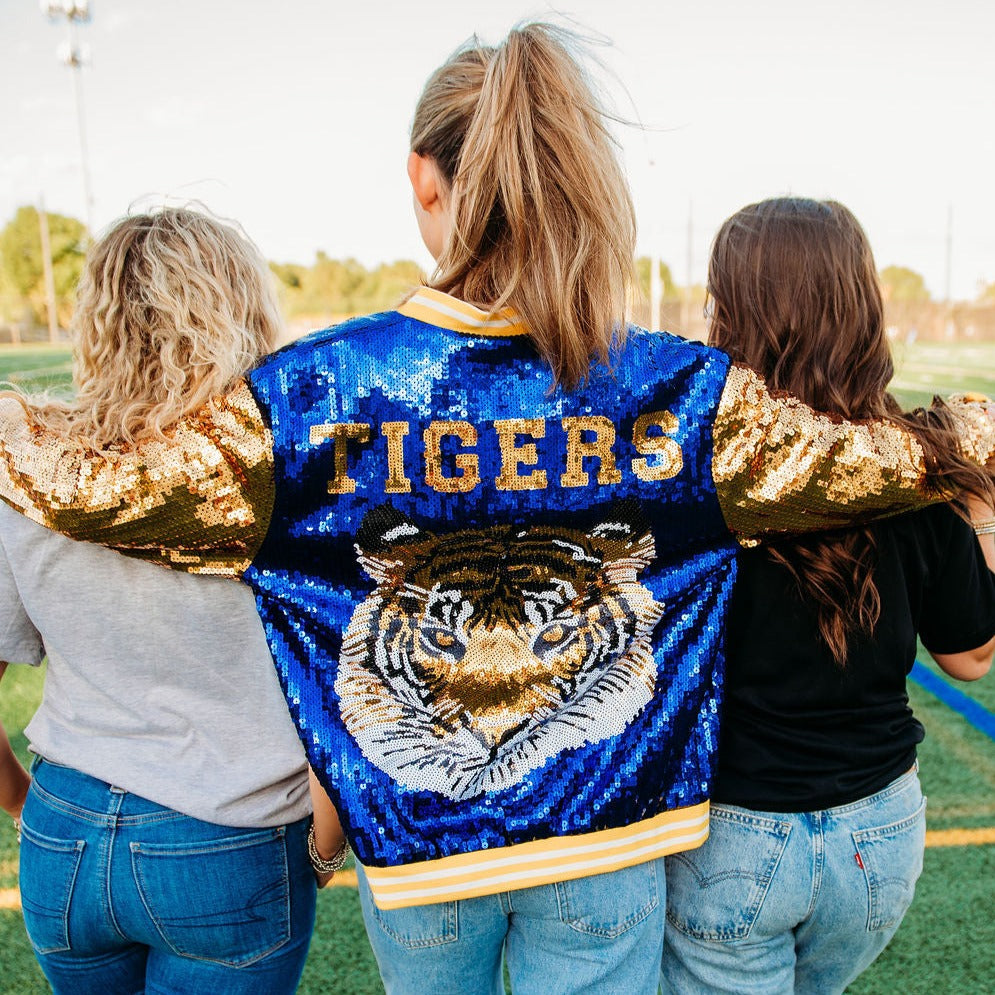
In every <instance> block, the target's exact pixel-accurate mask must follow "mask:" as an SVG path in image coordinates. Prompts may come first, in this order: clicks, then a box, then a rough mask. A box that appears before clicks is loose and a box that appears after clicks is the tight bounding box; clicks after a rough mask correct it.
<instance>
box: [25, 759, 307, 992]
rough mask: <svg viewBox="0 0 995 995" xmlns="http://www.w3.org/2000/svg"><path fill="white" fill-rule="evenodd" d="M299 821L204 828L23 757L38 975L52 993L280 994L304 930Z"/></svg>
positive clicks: (297, 967)
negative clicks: (28, 775)
mask: <svg viewBox="0 0 995 995" xmlns="http://www.w3.org/2000/svg"><path fill="white" fill-rule="evenodd" d="M307 826H308V820H307V819H303V820H301V821H299V822H295V823H292V824H291V825H288V826H285V827H284V826H280V827H274V828H271V829H234V828H232V827H231V826H216V825H214V824H213V823H209V822H202V821H200V820H199V819H192V818H190V817H189V816H186V815H181V814H180V813H179V812H175V811H173V810H172V809H168V808H163V807H162V806H161V805H157V804H155V802H151V801H148V800H147V799H145V798H141V797H139V796H138V795H133V794H129V793H128V792H126V791H123V790H121V789H120V788H115V787H112V786H111V785H109V784H106V783H105V782H104V781H99V780H97V779H96V778H94V777H90V776H89V775H87V774H83V773H81V772H80V771H78V770H73V769H72V768H70V767H62V766H59V765H56V764H51V763H48V762H45V761H42V762H36V764H35V768H34V780H33V782H32V784H31V789H30V791H29V792H28V798H27V801H26V803H25V805H24V812H23V816H22V821H21V864H20V884H21V904H22V908H23V910H24V924H25V926H26V927H27V931H28V938H29V939H30V940H31V945H32V946H33V947H34V951H35V956H36V957H37V958H38V962H39V964H41V968H42V970H43V971H44V972H45V977H46V978H48V980H49V982H50V983H51V985H52V988H53V989H54V990H55V992H56V993H57V995H63V993H65V995H134V993H136V992H145V993H147V995H152V993H157V995H166V993H169V995H194V993H201V992H208V993H210V995H280V993H287V995H289V993H291V992H293V991H295V990H296V988H297V982H298V981H299V979H300V976H301V971H302V970H303V969H304V960H305V958H306V957H307V950H308V943H309V942H310V939H311V930H312V928H313V926H314V910H315V891H316V887H315V881H314V875H313V874H312V872H311V867H310V864H309V862H308V859H307Z"/></svg>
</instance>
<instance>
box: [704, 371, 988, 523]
mask: <svg viewBox="0 0 995 995" xmlns="http://www.w3.org/2000/svg"><path fill="white" fill-rule="evenodd" d="M951 410H953V411H954V413H955V414H956V415H957V416H958V419H959V421H960V425H961V431H962V445H963V449H964V452H965V454H967V455H968V456H970V457H972V458H973V459H975V460H977V461H979V462H981V461H983V460H984V459H987V458H988V457H990V456H991V454H992V453H993V452H995V420H993V419H992V417H991V416H990V413H989V411H988V410H987V405H986V404H985V403H984V402H971V401H964V400H956V399H952V401H951ZM714 446H715V460H714V477H715V486H716V489H717V493H718V496H719V501H720V502H721V505H722V508H723V511H724V513H725V516H726V521H727V523H728V525H729V527H730V529H732V530H733V531H734V532H736V533H738V534H739V535H740V536H742V537H745V538H746V539H747V540H749V538H750V537H754V536H756V535H758V534H760V533H765V534H773V535H776V534H777V533H783V534H787V535H796V534H798V533H800V532H806V531H810V530H812V529H832V528H840V527H843V526H846V525H848V524H852V523H854V522H856V521H862V520H867V519H870V518H880V517H883V516H885V515H889V514H894V513H896V512H900V511H905V510H908V509H909V508H910V507H912V506H913V505H915V504H922V505H925V504H928V503H930V502H932V501H935V500H936V499H937V497H938V494H930V493H929V492H928V491H927V490H925V489H924V486H923V481H924V474H925V463H924V460H923V452H922V447H921V446H920V445H919V443H918V442H917V441H916V440H915V439H914V438H913V437H912V436H910V435H908V434H907V433H906V432H904V431H903V430H902V429H900V428H899V427H898V426H896V425H892V424H889V423H887V422H866V423H861V424H854V423H851V422H847V421H844V420H842V419H840V418H833V417H831V416H828V415H821V414H817V413H816V412H814V411H812V409H811V408H809V407H806V405H804V404H802V403H801V402H800V401H798V400H797V399H796V398H793V397H790V396H784V395H781V396H773V395H772V394H771V393H770V391H769V390H768V389H767V387H766V385H765V384H764V382H763V380H761V379H760V377H758V376H757V375H756V374H755V373H754V372H753V371H752V370H749V369H747V368H745V367H740V366H733V367H732V368H731V369H730V371H729V377H728V379H727V381H726V384H725V387H724V389H723V391H722V398H721V401H720V403H719V407H718V413H717V415H716V418H715V432H714Z"/></svg>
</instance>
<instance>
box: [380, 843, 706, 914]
mask: <svg viewBox="0 0 995 995" xmlns="http://www.w3.org/2000/svg"><path fill="white" fill-rule="evenodd" d="M707 835H708V827H707V826H706V827H705V828H704V829H702V830H700V831H699V832H697V833H694V834H692V835H689V836H682V837H677V838H676V839H666V840H657V842H655V843H653V844H651V845H649V846H645V847H642V848H641V849H639V850H634V851H632V852H631V853H627V854H625V859H626V861H627V862H628V861H629V858H631V857H644V856H645V857H647V858H648V857H649V855H650V854H652V853H655V852H657V851H659V850H666V849H669V848H670V847H671V846H672V845H675V844H676V845H680V844H684V843H692V842H696V841H698V840H700V839H704V838H705V837H706V836H707ZM618 860H619V857H618V856H617V855H613V856H608V857H601V858H599V859H597V860H589V861H580V862H579V863H574V864H560V865H559V866H558V867H557V869H556V873H557V876H558V877H560V876H561V875H562V876H563V878H569V876H570V873H571V872H572V871H593V870H595V869H596V868H598V867H604V866H605V865H611V864H615V863H617V861H618ZM642 862H643V861H640V860H632V861H631V863H632V864H639V863H642ZM534 876H535V871H534V870H523V871H516V872H514V873H509V874H498V875H493V876H491V877H486V878H482V877H478V878H474V879H473V881H470V882H467V884H466V885H465V889H466V890H472V891H476V890H478V889H479V888H491V887H492V886H495V885H505V884H511V883H512V882H517V881H522V880H526V879H528V878H532V877H534ZM367 882H368V884H369V885H370V890H371V891H372V892H373V896H374V898H382V899H383V900H384V901H386V902H391V903H393V902H398V901H405V900H407V899H411V898H430V897H432V896H434V895H451V896H453V897H454V898H458V897H459V895H460V889H459V887H456V888H452V887H446V886H445V885H443V886H442V887H437V888H411V889H408V890H407V891H391V892H389V893H385V892H384V891H383V890H382V888H378V887H377V885H375V884H374V882H373V881H370V879H369V876H367ZM377 884H380V882H378V883H377ZM494 890H495V891H500V890H502V889H501V888H497V887H495V888H494Z"/></svg>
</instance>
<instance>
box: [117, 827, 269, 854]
mask: <svg viewBox="0 0 995 995" xmlns="http://www.w3.org/2000/svg"><path fill="white" fill-rule="evenodd" d="M285 838H286V830H285V829H284V827H283V826H277V827H275V828H272V829H260V830H257V831H256V832H254V833H251V834H248V833H247V834H245V835H244V836H226V837H224V838H222V839H218V840H205V841H204V842H203V843H141V842H134V843H131V844H129V845H130V848H131V852H132V853H147V854H149V855H150V856H157V857H199V856H202V855H203V854H207V853H226V852H227V851H229V850H243V849H246V848H247V847H250V846H260V845H262V844H264V843H269V842H273V841H275V840H281V839H285ZM222 844H224V845H222Z"/></svg>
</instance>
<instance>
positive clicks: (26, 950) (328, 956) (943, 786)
mask: <svg viewBox="0 0 995 995" xmlns="http://www.w3.org/2000/svg"><path fill="white" fill-rule="evenodd" d="M896 365H897V369H898V372H897V375H896V380H895V384H894V388H895V392H896V393H897V394H898V395H899V397H900V399H901V401H902V402H903V403H904V404H907V405H915V404H921V403H926V402H928V401H929V399H930V398H931V397H932V396H933V394H934V393H938V394H947V393H951V392H955V391H960V390H981V391H984V392H986V393H987V394H989V395H990V396H995V344H993V345H986V346H977V345H972V346H961V347H959V348H954V347H952V346H947V345H939V344H931V343H924V344H919V345H916V346H914V347H908V348H905V347H903V348H901V349H899V350H897V351H896ZM2 379H7V380H9V381H14V382H16V383H17V384H18V385H19V386H21V387H23V388H25V389H28V390H31V389H38V388H47V389H53V390H58V391H62V390H68V385H69V380H70V365H69V357H68V353H67V352H66V350H64V349H61V350H60V349H53V348H50V347H47V346H40V347H30V348H28V347H22V348H19V349H12V348H9V347H7V348H5V347H0V380H2ZM934 669H935V668H934ZM41 680H42V672H41V671H40V670H32V669H29V668H26V667H13V668H11V669H10V670H9V671H8V674H7V677H6V678H5V679H4V680H3V682H2V684H0V718H2V720H3V722H4V724H5V726H6V728H7V730H8V732H9V733H10V736H11V740H12V742H13V743H14V746H15V749H16V750H17V751H18V753H19V754H20V756H21V758H22V759H23V760H24V761H25V762H27V742H26V740H25V738H24V736H23V733H22V732H21V730H22V729H23V727H24V725H25V723H26V722H27V721H28V719H29V718H30V716H31V713H32V711H33V709H34V708H35V706H36V704H37V701H38V699H39V696H40V693H41ZM959 687H960V689H961V690H964V691H966V692H967V693H968V694H970V695H971V696H972V697H973V698H974V699H975V700H976V701H977V702H978V703H979V704H981V705H982V706H983V707H985V708H987V709H988V710H989V711H992V712H995V677H991V676H990V677H989V678H987V679H985V680H983V681H980V682H978V683H976V684H973V685H959ZM910 697H911V699H912V704H913V707H914V709H915V711H916V714H917V715H918V716H919V717H920V719H921V720H922V721H923V723H924V724H925V726H926V730H927V738H926V742H925V743H924V744H923V746H922V748H921V750H920V764H921V768H922V772H921V776H922V781H923V786H924V788H925V791H926V793H927V795H928V796H929V808H928V826H929V829H930V830H934V831H935V830H952V829H973V830H976V831H977V830H984V829H991V830H992V833H990V834H987V836H986V838H988V839H989V840H995V742H993V741H992V740H991V739H990V738H988V737H987V736H986V735H984V734H983V733H981V732H979V731H977V730H976V729H974V728H972V727H971V726H970V725H969V724H968V723H967V722H966V721H965V720H964V719H963V718H962V717H961V716H959V715H957V714H956V713H955V712H953V711H952V710H951V709H950V708H948V707H947V706H945V705H943V704H941V703H940V702H939V701H938V700H937V699H936V698H934V697H932V696H931V695H929V694H927V693H926V692H925V691H923V690H921V689H920V688H918V687H916V686H914V685H913V686H911V687H910ZM16 887H17V849H16V846H15V843H14V833H13V830H12V828H11V827H10V826H9V825H8V824H6V823H0V950H2V951H3V955H2V970H0V993H2V995H34V993H44V992H47V991H49V988H48V986H47V984H46V983H45V981H44V978H43V977H42V975H41V972H40V971H39V970H38V968H37V966H36V965H35V961H34V958H33V957H32V955H31V950H30V947H29V945H28V942H27V939H26V937H25V935H24V928H23V923H22V921H21V916H20V911H19V908H18V905H17V892H16ZM993 913H995V844H993V843H992V842H988V843H981V844H977V843H975V844H965V845H954V846H931V847H930V848H929V849H928V850H927V852H926V861H925V869H924V871H923V876H922V878H921V879H920V882H919V886H918V889H917V893H916V900H915V902H914V904H913V906H912V909H911V911H910V912H909V914H908V916H907V917H906V919H905V922H904V923H903V925H902V927H901V929H900V930H899V932H898V934H897V936H896V937H895V939H894V941H893V942H892V944H891V945H890V946H889V948H888V949H887V950H886V951H885V953H884V954H883V955H882V956H881V958H880V959H879V960H878V961H877V963H875V964H874V965H873V967H872V968H871V969H870V970H869V971H867V972H866V973H865V974H864V975H863V976H862V977H861V978H860V979H859V980H858V981H857V982H856V983H855V984H854V985H852V986H851V988H850V989H849V991H850V992H852V993H859V995H987V993H989V992H991V991H992V990H993V988H995V982H993V980H992V979H993V978H995V914H993ZM300 991H301V992H302V993H307V995H318V993H334V995H367V993H378V992H382V991H383V989H382V987H381V985H380V983H379V979H378V977H377V972H376V967H375V964H374V961H373V957H372V955H371V954H370V952H369V948H368V946H367V943H366V939H365V935H364V933H363V925H362V920H361V918H360V913H359V901H358V898H357V896H356V892H355V890H354V889H353V888H349V887H339V888H334V889H327V890H326V891H324V892H322V893H321V894H320V895H319V906H318V925H317V929H316V932H315V936H314V940H313V942H312V946H311V954H310V957H309V960H308V965H307V968H306V970H305V972H304V978H303V981H302V984H301V987H300ZM426 995H429V993H426Z"/></svg>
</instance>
